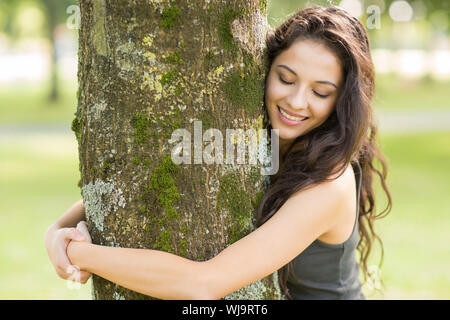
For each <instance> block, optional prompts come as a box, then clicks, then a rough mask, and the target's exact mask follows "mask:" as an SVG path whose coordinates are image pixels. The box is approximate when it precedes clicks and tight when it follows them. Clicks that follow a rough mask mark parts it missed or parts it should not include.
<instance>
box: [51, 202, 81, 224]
mask: <svg viewBox="0 0 450 320" xmlns="http://www.w3.org/2000/svg"><path fill="white" fill-rule="evenodd" d="M84 219H85V211H84V205H83V200H79V201H77V202H76V203H75V204H74V205H73V206H72V207H71V208H70V209H69V210H67V211H66V212H65V213H64V214H63V215H62V216H61V217H60V218H59V219H58V220H56V221H55V222H54V223H53V224H52V225H51V226H50V228H75V227H76V226H77V223H78V222H80V221H82V220H84Z"/></svg>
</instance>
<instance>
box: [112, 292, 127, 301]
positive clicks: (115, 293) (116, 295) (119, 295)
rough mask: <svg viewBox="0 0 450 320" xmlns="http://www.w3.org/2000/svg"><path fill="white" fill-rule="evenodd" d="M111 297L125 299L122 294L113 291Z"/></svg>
mask: <svg viewBox="0 0 450 320" xmlns="http://www.w3.org/2000/svg"><path fill="white" fill-rule="evenodd" d="M113 298H114V300H125V297H124V296H122V295H121V294H120V293H118V292H114V293H113Z"/></svg>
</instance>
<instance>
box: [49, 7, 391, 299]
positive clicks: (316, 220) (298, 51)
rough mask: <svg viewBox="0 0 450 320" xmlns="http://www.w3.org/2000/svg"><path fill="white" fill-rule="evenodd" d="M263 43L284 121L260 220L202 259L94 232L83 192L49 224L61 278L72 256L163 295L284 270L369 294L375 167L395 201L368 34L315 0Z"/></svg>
mask: <svg viewBox="0 0 450 320" xmlns="http://www.w3.org/2000/svg"><path fill="white" fill-rule="evenodd" d="M266 43H267V53H268V60H267V62H268V65H267V70H268V72H267V75H266V88H265V97H264V102H265V112H266V120H265V123H266V127H267V128H268V129H272V128H273V129H279V139H280V152H281V163H280V170H279V172H278V173H277V174H276V175H275V176H272V177H271V181H270V183H271V186H270V188H269V190H268V191H267V192H266V194H265V195H264V197H263V199H262V201H261V203H260V205H259V208H258V216H257V221H258V223H257V225H258V228H257V229H256V230H255V231H253V232H252V233H250V234H249V235H247V236H246V237H244V238H242V239H241V240H239V241H237V242H235V243H233V244H232V245H230V246H229V247H227V248H226V249H225V250H223V251H222V252H220V253H219V254H218V255H217V256H215V257H213V258H212V259H210V260H207V261H202V262H197V261H192V260H189V259H186V258H183V257H179V256H176V255H174V254H170V253H166V252H162V251H157V250H147V249H130V248H116V247H103V246H99V245H93V244H91V243H90V237H89V233H88V232H87V229H86V225H85V223H84V222H80V221H82V220H83V219H84V208H83V203H82V201H79V202H77V203H76V204H75V205H74V206H73V207H72V208H71V209H70V210H69V211H68V212H67V213H66V214H64V215H63V216H62V217H61V218H60V219H59V220H58V221H56V222H55V223H54V224H53V225H52V226H50V228H49V229H48V231H47V234H46V247H47V251H48V253H49V257H50V260H51V261H52V263H53V264H54V266H55V268H56V270H57V273H58V274H59V275H60V276H61V277H62V278H65V279H66V278H68V277H69V274H68V273H67V269H66V268H67V266H70V264H73V265H76V266H79V268H80V269H81V273H80V275H81V282H82V283H85V282H86V281H87V279H88V277H89V276H90V274H91V273H95V274H97V275H99V276H101V277H103V278H105V279H108V280H110V281H112V282H115V283H117V284H119V285H121V286H123V287H126V288H129V289H131V290H134V291H137V292H140V293H143V294H147V295H149V296H153V297H157V298H162V299H218V298H221V297H223V296H225V295H227V294H229V293H231V292H234V291H236V290H237V289H239V288H241V287H244V286H246V285H248V284H250V283H252V282H254V281H256V280H258V279H261V278H263V277H265V276H267V275H270V274H272V273H273V272H275V271H277V270H279V274H280V277H279V281H280V287H281V289H282V291H283V293H284V294H285V295H286V296H287V297H288V298H293V299H364V298H365V297H364V295H363V293H362V292H361V283H360V281H359V279H358V275H359V267H360V266H361V267H362V269H363V271H364V273H365V274H367V271H368V270H367V257H368V254H369V253H370V250H371V247H372V241H373V239H375V238H376V239H378V240H379V238H378V236H377V235H376V234H375V232H374V229H373V221H374V220H375V219H376V218H378V217H379V215H378V216H377V215H376V212H375V205H374V204H375V200H374V192H373V190H372V175H373V173H376V174H377V175H378V176H379V177H380V180H381V183H382V186H383V189H384V190H385V192H386V194H387V196H388V199H389V203H388V207H387V208H386V210H385V211H384V212H382V213H387V212H389V210H390V208H391V198H390V194H389V191H388V189H387V186H386V184H385V178H386V165H385V160H384V159H383V158H382V156H381V154H380V152H379V151H378V149H377V147H376V145H375V138H376V127H375V125H374V124H373V122H372V110H371V104H370V103H371V102H370V101H371V98H372V95H373V90H374V70H373V64H372V61H371V57H370V51H369V42H368V38H367V34H366V32H365V30H364V27H363V26H362V25H361V23H360V22H359V21H358V20H357V19H355V18H353V17H351V16H350V15H348V14H347V13H346V12H345V11H343V10H341V9H338V8H336V7H329V8H323V7H315V8H308V9H305V10H302V11H299V12H298V13H296V14H294V15H292V16H291V17H289V18H288V20H287V21H285V22H284V23H283V24H282V25H280V26H279V27H278V28H277V29H276V30H274V31H273V32H269V33H268V34H267V38H266ZM268 120H269V121H270V123H268ZM374 158H378V160H379V161H380V162H381V164H382V167H383V173H381V172H380V171H378V170H377V169H376V168H375V167H374V166H373V160H374ZM354 170H355V172H354ZM355 178H356V179H355ZM79 222H80V223H79ZM77 224H78V226H77V228H74V227H75V226H76V225H77ZM359 237H360V238H359ZM267 239H270V241H267ZM83 240H84V241H83ZM356 249H358V250H359V251H360V256H361V258H360V265H358V264H357V263H356V259H355V251H356ZM244 265H245V268H242V266H244ZM130 270H133V272H130ZM224 274H226V275H227V276H226V277H224V276H223V275H224Z"/></svg>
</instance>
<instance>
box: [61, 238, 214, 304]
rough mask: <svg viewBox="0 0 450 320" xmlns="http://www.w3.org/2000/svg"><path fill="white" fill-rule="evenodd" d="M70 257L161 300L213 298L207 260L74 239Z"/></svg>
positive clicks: (80, 263)
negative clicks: (199, 260)
mask: <svg viewBox="0 0 450 320" xmlns="http://www.w3.org/2000/svg"><path fill="white" fill-rule="evenodd" d="M67 253H68V255H69V257H70V260H71V261H72V263H73V264H74V265H76V266H77V267H78V268H80V269H81V270H86V271H89V272H91V273H95V274H97V275H99V276H100V277H102V278H104V279H107V280H110V281H112V282H114V283H117V284H119V285H121V286H122V287H125V288H128V289H130V290H133V291H136V292H140V293H143V294H146V295H149V296H152V297H155V298H160V299H188V300H192V299H203V300H205V299H212V298H213V295H212V294H211V293H210V292H209V291H208V290H210V287H208V283H209V280H210V279H208V275H209V274H210V272H209V271H208V270H209V265H208V264H207V263H206V262H197V261H192V260H189V259H186V258H183V257H179V256H177V255H175V254H171V253H168V252H164V251H158V250H150V249H132V248H118V247H107V246H100V245H95V244H90V243H87V242H76V241H72V242H70V244H69V246H68V247H67Z"/></svg>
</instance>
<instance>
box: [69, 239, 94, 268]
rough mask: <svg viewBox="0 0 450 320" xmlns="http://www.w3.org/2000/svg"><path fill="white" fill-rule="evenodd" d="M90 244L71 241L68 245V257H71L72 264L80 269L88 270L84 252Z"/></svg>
mask: <svg viewBox="0 0 450 320" xmlns="http://www.w3.org/2000/svg"><path fill="white" fill-rule="evenodd" d="M89 245H90V244H89V243H88V242H81V241H74V240H72V241H70V242H69V244H68V245H67V257H69V260H70V262H71V263H72V265H75V266H77V267H78V268H79V269H81V270H84V271H86V268H87V266H86V264H85V262H84V259H83V257H84V253H85V251H86V249H87V248H88V246H89Z"/></svg>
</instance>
